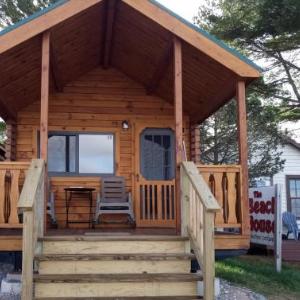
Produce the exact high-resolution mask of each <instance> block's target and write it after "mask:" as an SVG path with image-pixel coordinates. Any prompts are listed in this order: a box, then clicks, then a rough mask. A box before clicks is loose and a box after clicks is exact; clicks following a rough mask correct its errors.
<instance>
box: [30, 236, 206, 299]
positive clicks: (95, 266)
mask: <svg viewBox="0 0 300 300" xmlns="http://www.w3.org/2000/svg"><path fill="white" fill-rule="evenodd" d="M189 244H190V241H189V239H188V238H185V237H180V236H114V237H107V236H105V237H103V236H93V237H84V236H75V237H72V236H66V237H45V238H42V239H41V245H42V251H41V254H39V255H36V256H35V261H36V265H37V271H38V272H37V273H36V274H35V275H34V296H35V299H41V300H42V299H44V300H45V299H48V300H50V299H201V297H198V296H197V281H201V280H202V276H201V274H192V273H191V272H190V270H191V259H193V258H194V255H192V254H191V253H190V245H189Z"/></svg>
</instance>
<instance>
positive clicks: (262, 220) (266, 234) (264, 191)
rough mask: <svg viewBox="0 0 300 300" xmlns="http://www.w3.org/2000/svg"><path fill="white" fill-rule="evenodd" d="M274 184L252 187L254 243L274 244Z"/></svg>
mask: <svg viewBox="0 0 300 300" xmlns="http://www.w3.org/2000/svg"><path fill="white" fill-rule="evenodd" d="M275 197H276V191H275V187H274V186H268V187H259V188H250V189H249V205H250V230H251V242H252V243H254V244H260V245H267V246H274V241H275V202H276V200H275V199H276V198H275Z"/></svg>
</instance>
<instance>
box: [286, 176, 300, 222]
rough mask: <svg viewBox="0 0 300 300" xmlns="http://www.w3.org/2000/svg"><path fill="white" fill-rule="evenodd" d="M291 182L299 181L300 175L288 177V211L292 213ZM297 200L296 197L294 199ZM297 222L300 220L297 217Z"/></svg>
mask: <svg viewBox="0 0 300 300" xmlns="http://www.w3.org/2000/svg"><path fill="white" fill-rule="evenodd" d="M290 180H299V181H300V175H286V203H287V210H288V211H289V212H292V201H291V200H292V199H291V191H290ZM292 198H295V197H292ZM296 218H297V220H300V217H297V216H296Z"/></svg>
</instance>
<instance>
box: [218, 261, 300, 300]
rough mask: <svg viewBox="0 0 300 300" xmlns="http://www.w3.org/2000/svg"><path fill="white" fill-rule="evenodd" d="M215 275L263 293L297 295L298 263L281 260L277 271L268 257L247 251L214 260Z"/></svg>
mask: <svg viewBox="0 0 300 300" xmlns="http://www.w3.org/2000/svg"><path fill="white" fill-rule="evenodd" d="M216 275H217V276H218V277H220V278H223V279H226V280H228V281H230V282H233V283H236V284H239V285H242V286H244V287H247V288H250V289H252V290H254V291H256V292H258V293H261V294H263V295H265V296H276V297H278V296H280V295H282V297H281V298H280V297H279V298H278V299H300V266H299V265H292V264H286V263H283V268H282V272H281V273H277V272H276V271H275V266H274V261H273V260H272V259H271V258H267V257H261V256H248V255H247V256H241V257H238V258H229V259H226V260H223V261H218V262H216ZM276 297H275V298H276ZM294 297H295V298H294Z"/></svg>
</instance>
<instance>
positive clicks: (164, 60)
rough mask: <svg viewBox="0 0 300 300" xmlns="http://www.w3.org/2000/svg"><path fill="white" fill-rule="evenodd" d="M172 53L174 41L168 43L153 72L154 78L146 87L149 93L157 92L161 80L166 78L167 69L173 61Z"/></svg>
mask: <svg viewBox="0 0 300 300" xmlns="http://www.w3.org/2000/svg"><path fill="white" fill-rule="evenodd" d="M172 53H173V41H172V42H170V43H169V44H168V46H167V48H166V49H165V51H164V53H163V55H162V56H161V57H160V60H159V62H158V64H157V67H156V69H155V72H154V73H153V76H152V79H151V81H150V83H149V84H148V86H147V88H146V90H147V94H149V95H151V94H153V93H155V91H156V90H157V88H158V87H159V84H160V82H161V81H162V79H163V78H164V75H165V74H166V72H167V69H168V67H169V65H170V64H171V62H172Z"/></svg>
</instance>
